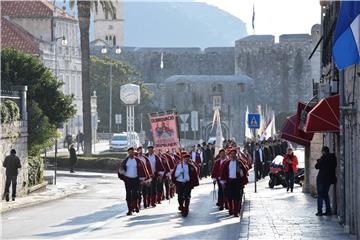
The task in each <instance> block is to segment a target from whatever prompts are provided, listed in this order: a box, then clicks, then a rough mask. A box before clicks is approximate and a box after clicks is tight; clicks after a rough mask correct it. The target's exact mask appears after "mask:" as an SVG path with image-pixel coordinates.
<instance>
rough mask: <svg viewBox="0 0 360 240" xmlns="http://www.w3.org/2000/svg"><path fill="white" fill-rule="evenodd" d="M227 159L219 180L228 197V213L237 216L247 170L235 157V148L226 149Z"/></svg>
mask: <svg viewBox="0 0 360 240" xmlns="http://www.w3.org/2000/svg"><path fill="white" fill-rule="evenodd" d="M228 158H229V160H227V161H225V162H224V163H223V166H222V171H221V181H222V184H225V186H226V187H225V188H226V195H227V199H228V206H229V215H234V217H239V212H240V208H241V200H242V197H243V194H244V184H246V183H247V170H246V167H245V166H244V164H243V162H242V161H240V159H238V157H237V151H236V149H235V148H230V149H229V150H228Z"/></svg>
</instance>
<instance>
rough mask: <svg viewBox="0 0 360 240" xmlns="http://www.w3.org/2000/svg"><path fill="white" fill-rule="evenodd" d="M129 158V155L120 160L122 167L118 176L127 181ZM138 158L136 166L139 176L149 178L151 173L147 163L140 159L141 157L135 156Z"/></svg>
mask: <svg viewBox="0 0 360 240" xmlns="http://www.w3.org/2000/svg"><path fill="white" fill-rule="evenodd" d="M128 160H129V157H126V158H125V159H124V160H123V161H121V162H120V167H119V170H118V177H119V178H120V179H121V180H123V181H126V180H127V177H126V176H125V173H126V170H125V169H126V163H127V161H128ZM135 160H136V168H137V175H138V177H139V178H145V179H149V178H150V175H149V173H148V171H147V169H146V167H145V164H144V163H143V162H142V161H141V160H140V159H139V158H135Z"/></svg>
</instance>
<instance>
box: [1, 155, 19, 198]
mask: <svg viewBox="0 0 360 240" xmlns="http://www.w3.org/2000/svg"><path fill="white" fill-rule="evenodd" d="M3 167H4V168H6V172H5V174H6V180H5V192H4V196H3V199H4V198H5V199H6V201H7V202H8V201H9V200H10V199H9V198H10V185H12V192H11V195H12V200H13V201H15V197H16V180H17V175H18V169H19V168H21V162H20V159H19V158H18V157H17V156H16V150H15V149H11V151H10V155H9V156H6V157H5V160H4V162H3Z"/></svg>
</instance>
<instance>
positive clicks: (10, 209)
mask: <svg viewBox="0 0 360 240" xmlns="http://www.w3.org/2000/svg"><path fill="white" fill-rule="evenodd" d="M86 187H87V186H85V185H80V186H79V189H78V190H84V189H86ZM75 194H80V192H69V193H64V194H63V195H61V196H57V197H51V198H48V199H43V200H40V201H34V202H29V203H24V204H21V205H14V206H8V207H6V208H4V206H3V204H1V209H0V213H1V214H3V213H5V212H10V211H13V210H17V209H21V208H27V207H33V206H36V205H40V204H43V203H48V202H51V201H55V200H61V199H64V198H67V197H69V196H72V195H75Z"/></svg>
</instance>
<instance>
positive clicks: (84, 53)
mask: <svg viewBox="0 0 360 240" xmlns="http://www.w3.org/2000/svg"><path fill="white" fill-rule="evenodd" d="M99 3H100V5H101V7H102V9H103V11H104V12H105V14H110V16H113V17H114V16H115V13H116V9H115V6H114V4H113V3H112V1H111V0H95V1H89V0H71V1H70V7H71V8H74V6H75V4H76V5H77V9H78V18H79V28H80V44H81V71H82V75H81V76H82V98H83V123H84V155H85V156H90V155H91V149H92V143H91V139H92V129H91V104H90V103H91V90H90V74H89V73H90V69H89V65H90V44H89V28H90V16H91V12H93V11H94V10H95V12H97V10H98V4H99Z"/></svg>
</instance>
